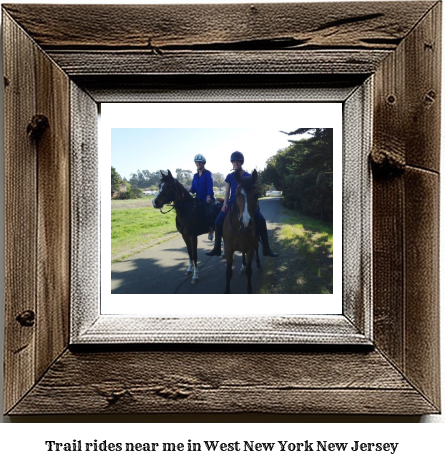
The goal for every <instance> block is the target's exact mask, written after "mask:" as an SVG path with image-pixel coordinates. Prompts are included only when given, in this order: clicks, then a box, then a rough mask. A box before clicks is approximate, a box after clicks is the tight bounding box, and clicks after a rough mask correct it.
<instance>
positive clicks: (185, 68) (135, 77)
mask: <svg viewBox="0 0 445 465" xmlns="http://www.w3.org/2000/svg"><path fill="white" fill-rule="evenodd" d="M2 15H3V18H2V27H3V30H2V34H3V63H4V95H5V97H4V100H5V106H4V108H5V114H4V121H5V141H4V153H5V217H6V218H5V224H6V227H5V242H6V269H5V312H6V313H5V327H6V333H5V387H4V412H5V414H8V415H28V414H62V413H63V414H93V413H94V414H103V413H108V414H109V413H114V414H117V413H119V414H122V413H127V414H130V413H138V414H140V413H247V414H248V413H288V414H289V413H292V414H396V415H419V414H426V413H438V412H439V411H440V385H439V384H440V383H439V273H438V268H439V204H438V202H439V159H440V144H439V143H440V89H441V82H440V71H441V3H440V2H436V1H433V2H427V1H419V2H412V1H410V2H408V1H402V2H387V3H383V2H369V3H368V2H360V4H359V5H358V4H355V3H352V2H345V3H337V2H334V3H323V4H312V3H292V4H262V3H258V4H252V5H250V4H224V5H223V4H221V5H202V4H200V5H193V4H190V5H29V4H28V5H27V4H10V5H3V8H2ZM35 18H39V20H38V21H36V20H35ZM302 18H304V20H303V19H302ZM394 25H397V27H395V26H394ZM112 105H117V107H115V108H117V113H118V114H121V115H124V114H125V116H124V118H123V120H124V122H118V121H116V120H114V121H113V120H111V119H110V118H109V117H108V116H107V115H108V114H109V113H107V112H109V111H110V108H111V106H112ZM141 105H145V106H144V107H143V108H144V110H143V111H142V116H141V114H140V113H139V112H138V110H136V109H140V108H142V107H141ZM329 105H331V106H332V108H335V109H334V110H333V113H334V114H335V115H336V117H335V118H334V120H332V121H330V120H328V119H326V115H327V114H328V113H329V111H328V110H327V108H328V107H329ZM124 106H128V108H129V112H128V113H124V112H123V110H122V109H123V108H124ZM329 108H331V107H329ZM271 114H272V115H274V114H275V115H280V116H279V117H278V116H276V117H273V116H272V117H271V116H270V115H271ZM312 114H313V115H315V116H312ZM202 115H204V117H202ZM237 118H238V119H237ZM256 118H258V119H256ZM228 120H229V121H228ZM246 121H248V122H249V124H247V123H246ZM286 122H287V123H286ZM285 123H286V126H285V127H284V126H281V124H285ZM274 124H279V126H278V128H279V127H280V126H281V128H282V130H283V132H287V133H289V134H291V133H292V132H293V131H295V130H296V129H301V128H303V129H306V130H307V131H309V130H310V129H309V128H313V129H314V130H315V129H317V128H318V129H320V128H322V127H323V128H330V129H332V131H333V160H334V162H333V169H332V173H331V174H332V176H333V178H332V179H333V181H332V184H333V186H334V187H333V205H334V208H333V214H332V216H333V218H332V220H333V237H334V239H335V240H334V246H333V250H334V252H333V253H332V256H333V265H332V266H333V277H332V283H331V287H329V288H328V291H329V292H318V293H316V292H315V293H310V292H308V293H305V292H304V291H301V290H300V291H299V290H298V288H297V287H296V286H297V283H295V287H293V288H291V290H293V291H294V292H289V291H287V292H286V293H280V292H277V293H273V292H265V293H259V292H255V293H252V294H249V293H247V290H246V292H245V293H244V290H242V291H240V292H236V293H234V294H230V295H224V296H219V293H221V294H222V293H223V289H224V283H225V278H226V276H225V270H224V269H223V268H221V267H220V268H219V269H221V277H220V284H221V291H220V292H217V293H215V292H209V293H208V294H209V295H207V296H206V298H208V299H211V300H212V305H211V307H212V310H211V311H208V310H206V308H204V307H203V308H202V309H200V310H199V311H197V310H196V306H194V305H193V302H194V301H196V298H197V296H194V294H195V293H206V292H202V291H200V292H197V291H194V290H193V289H198V288H197V287H195V288H193V287H192V286H201V287H200V289H205V286H206V281H205V280H206V278H207V280H208V282H210V278H211V272H210V271H209V272H206V271H205V270H206V268H205V269H204V270H203V272H202V273H201V275H200V277H199V283H194V284H192V283H191V278H187V281H185V279H186V278H184V272H185V268H186V265H187V263H183V258H178V261H179V260H180V261H181V265H179V266H182V265H184V269H182V268H180V269H179V267H176V266H175V267H172V269H171V270H169V269H168V267H165V266H164V267H163V268H162V269H163V270H164V268H167V269H166V270H165V274H164V276H165V277H164V278H163V280H171V281H174V280H179V279H180V278H179V275H181V279H182V280H183V281H184V289H185V287H186V286H187V289H188V291H186V292H184V293H182V292H175V293H171V292H167V291H166V292H163V291H162V290H161V287H159V292H153V291H145V292H144V291H141V292H139V293H138V292H135V291H131V292H130V291H127V292H125V291H123V292H116V289H117V288H118V287H119V286H121V288H122V289H124V285H125V286H127V285H128V279H127V281H125V282H124V280H121V281H120V282H119V283H118V284H116V286H117V287H115V288H112V286H113V279H111V280H110V275H111V276H113V268H111V269H110V263H111V261H112V260H111V255H110V250H111V246H110V241H109V238H110V236H111V234H110V231H111V230H110V228H111V226H110V223H111V220H110V217H111V211H110V210H111V205H110V196H109V193H110V181H109V179H110V178H108V176H109V172H110V171H109V170H110V166H113V164H112V163H113V159H112V158H111V154H112V150H113V145H112V140H114V138H115V137H117V136H118V133H119V130H122V129H123V128H131V129H132V130H133V131H136V129H139V130H148V129H151V130H152V131H154V130H155V129H156V130H157V131H158V132H159V130H161V129H163V130H166V129H170V130H173V129H174V130H179V129H182V130H187V131H188V133H187V134H191V133H192V132H194V131H195V132H196V130H197V129H198V128H199V129H200V131H201V132H200V134H199V136H196V137H198V138H199V139H201V140H203V139H204V132H205V131H204V130H205V129H207V130H210V129H212V130H216V129H218V130H220V131H222V130H223V129H227V128H231V129H233V130H234V129H238V130H239V129H242V128H244V129H246V128H251V129H252V128H255V129H256V130H260V131H263V133H264V137H265V140H266V139H267V138H268V137H269V136H268V135H267V134H268V133H267V131H268V128H271V127H275V126H274ZM275 132H277V131H275ZM135 134H136V133H135V132H133V136H134V137H135ZM173 136H174V135H173ZM283 136H284V134H283ZM119 137H121V136H120V135H119ZM150 137H151V138H152V139H154V138H155V133H154V132H151V133H150ZM289 137H290V136H289ZM223 138H227V137H226V136H224V137H223ZM184 140H185V138H184ZM216 143H217V142H216ZM127 144H128V143H127ZM128 147H129V145H128ZM129 150H130V148H129ZM147 150H148V149H147ZM233 150H234V151H235V150H239V148H237V147H234V148H233ZM153 153H155V152H153ZM197 153H198V152H197ZM215 153H216V149H215ZM195 155H196V154H195V153H191V154H188V155H186V154H185V155H184V156H191V157H192V158H193V156H195ZM244 155H245V156H246V160H247V155H248V153H245V154H244ZM272 155H274V154H273V153H272ZM122 156H125V153H123V155H122ZM153 156H156V155H152V157H153ZM226 156H227V159H229V156H230V153H227V154H226ZM128 157H129V155H128ZM159 158H160V159H162V163H164V162H167V161H168V159H167V158H166V157H165V158H164V157H163V156H159ZM259 160H260V157H259V155H258V157H257V158H256V159H255V157H254V156H253V155H252V157H251V161H250V164H249V166H248V168H249V171H252V170H253V169H254V168H255V165H254V164H255V163H260V161H259ZM172 163H173V162H172ZM215 163H216V162H215ZM150 166H151V165H150ZM246 166H247V164H246ZM147 167H148V165H147V166H134V167H132V168H131V169H132V170H137V169H145V168H147ZM177 168H182V167H178V166H174V167H172V168H170V167H169V166H164V165H163V164H162V166H159V168H155V169H164V170H167V169H169V170H172V171H173V174H175V171H174V170H175V169H177ZM209 168H210V166H209ZM228 168H229V169H230V168H231V167H230V164H229V167H228ZM229 169H227V172H229ZM259 169H260V170H262V169H263V166H259ZM121 174H124V173H121ZM225 174H227V173H225ZM177 175H178V179H177V180H178V181H179V176H180V173H179V172H177ZM122 181H123V180H122ZM288 182H291V181H288ZM159 189H161V187H159ZM286 195H287V194H286V191H284V199H285V201H286ZM287 200H289V195H287ZM111 202H113V201H111ZM260 202H261V200H260ZM299 205H300V204H298V201H297V200H294V203H293V204H292V205H290V207H291V208H297V209H298V207H299ZM288 207H289V205H288ZM277 244H279V241H277ZM181 247H183V249H184V250H185V244H182V246H181ZM178 248H179V246H178ZM283 250H284V249H283ZM203 252H204V251H203V250H202V251H198V253H199V254H200V256H203V255H204V253H203ZM179 253H180V252H178V254H179ZM181 253H182V252H181ZM286 253H289V252H286ZM184 256H185V257H186V255H184ZM178 257H182V256H179V255H178ZM331 258H332V257H331ZM211 259H212V260H217V259H218V260H220V261H219V263H224V262H223V261H221V259H219V258H217V257H211ZM141 260H142V258H141ZM198 260H199V259H198ZM267 260H269V262H270V266H271V267H273V266H274V265H273V260H275V258H268V259H267ZM152 261H153V260H152ZM239 262H240V259H238V263H239ZM269 262H268V263H269ZM238 263H237V262H236V261H235V264H236V266H238ZM276 263H280V264H283V261H282V258H280V259H279V261H277V262H276ZM133 266H134V263H133ZM157 266H158V267H159V268H156V269H155V270H158V271H154V273H155V274H156V273H159V272H160V271H159V270H160V269H161V265H157ZM190 266H192V264H191V263H190ZM286 266H287V265H286ZM289 266H290V265H289ZM152 268H153V265H152ZM277 268H278V267H277ZM283 269H284V267H283ZM283 269H282V270H281V273H283ZM198 270H199V264H198ZM236 271H237V270H236ZM163 272H164V271H163ZM215 272H218V271H215ZM278 272H279V270H277V273H278ZM115 273H117V272H115ZM121 273H122V275H124V274H125V273H124V272H122V271H121ZM144 273H145V270H144ZM318 273H319V274H322V273H323V272H322V271H320V268H318ZM316 274H317V273H316ZM133 276H136V274H135V273H133ZM282 276H283V274H281V275H280V278H279V279H282ZM132 279H136V278H130V279H129V280H130V281H131V280H132ZM189 280H190V281H189ZM232 281H237V282H242V283H243V284H242V286H243V287H244V286H245V285H246V282H247V281H246V280H245V277H244V276H242V277H239V276H238V273H237V272H236V273H235V272H234V275H233V278H232ZM141 283H142V285H144V284H143V281H141ZM113 289H114V290H115V291H114V292H113ZM128 289H130V288H128ZM136 294H137V295H136ZM185 294H192V295H185ZM203 297H205V296H203Z"/></svg>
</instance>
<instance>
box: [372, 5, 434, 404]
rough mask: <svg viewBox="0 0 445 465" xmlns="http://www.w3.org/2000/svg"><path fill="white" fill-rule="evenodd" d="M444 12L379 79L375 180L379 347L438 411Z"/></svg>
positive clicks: (423, 26) (423, 25)
mask: <svg viewBox="0 0 445 465" xmlns="http://www.w3.org/2000/svg"><path fill="white" fill-rule="evenodd" d="M440 8H441V5H440V4H438V5H436V6H435V7H434V8H433V9H432V11H431V12H430V14H429V15H428V16H427V17H426V18H424V19H423V20H422V21H421V22H420V23H419V24H418V26H417V28H416V29H415V31H413V33H412V34H411V35H410V36H409V37H408V38H407V39H406V40H405V41H404V42H403V43H402V44H401V45H400V46H399V48H398V49H397V50H396V51H395V52H394V53H393V54H392V55H391V56H389V57H388V58H387V59H386V60H385V61H384V62H383V63H382V65H381V67H380V68H379V70H378V72H377V73H376V88H375V112H374V146H373V157H375V156H376V154H378V156H381V157H386V158H387V159H388V160H389V163H390V165H391V166H392V167H393V169H392V170H388V171H387V172H378V170H377V171H376V175H377V178H376V179H375V180H374V225H373V231H374V299H375V310H374V321H375V325H374V327H375V342H376V344H377V345H378V347H379V348H380V349H381V350H382V351H383V352H384V353H386V354H387V355H388V357H389V358H390V360H392V361H393V363H395V365H396V366H398V367H399V368H400V369H401V370H402V371H403V372H404V373H406V375H407V378H408V379H409V380H410V382H412V383H413V385H415V386H417V387H418V388H419V389H420V390H421V392H423V394H424V395H425V396H427V397H428V398H429V399H430V400H431V401H432V402H435V403H436V405H440V401H439V393H438V391H437V389H439V383H438V373H439V359H438V352H437V351H438V346H437V345H435V344H430V342H429V341H431V340H435V338H437V337H438V333H437V331H438V318H439V304H438V288H439V272H438V247H439V235H438V229H437V228H438V226H439V218H438V214H439V203H438V196H439V184H438V178H437V172H438V170H439V159H440V156H439V155H440V148H439V147H440V128H439V125H438V121H439V113H438V112H439V111H440V98H439V91H437V93H436V91H435V90H434V89H436V88H438V87H437V86H439V87H440V77H439V76H438V74H437V73H438V70H440V65H439V60H440V58H439V56H438V54H440V45H439V44H440V33H438V32H437V28H438V27H440ZM426 88H428V89H433V90H432V94H431V99H428V98H425V96H426V95H427V94H428V92H429V91H426V90H425V89H426ZM413 165H414V166H413ZM419 166H420V167H423V168H424V169H420V170H418V169H416V168H415V167H419ZM394 168H395V170H394Z"/></svg>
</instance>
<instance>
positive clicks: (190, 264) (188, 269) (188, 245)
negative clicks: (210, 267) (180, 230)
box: [182, 236, 193, 276]
mask: <svg viewBox="0 0 445 465" xmlns="http://www.w3.org/2000/svg"><path fill="white" fill-rule="evenodd" d="M182 238H183V239H184V242H185V245H186V246H187V253H188V255H189V266H188V268H187V270H186V272H185V275H186V276H189V275H191V274H192V269H193V261H192V250H191V247H192V244H191V242H190V239H186V238H185V237H184V236H182Z"/></svg>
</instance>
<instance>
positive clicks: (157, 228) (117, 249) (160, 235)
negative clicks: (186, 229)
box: [111, 199, 178, 263]
mask: <svg viewBox="0 0 445 465" xmlns="http://www.w3.org/2000/svg"><path fill="white" fill-rule="evenodd" d="M140 200H145V201H146V199H140ZM115 202H120V203H121V204H124V205H126V206H127V208H126V209H124V208H119V209H112V211H111V263H115V262H118V261H120V260H124V259H126V258H128V257H130V256H132V255H134V254H136V253H138V252H141V251H143V250H145V249H147V248H148V247H152V246H154V245H156V244H160V243H161V242H164V241H167V240H169V239H171V238H172V237H173V235H176V234H178V232H177V230H176V224H175V218H176V215H175V214H174V212H171V213H167V214H165V215H163V214H161V213H160V212H159V210H155V209H154V208H152V207H151V208H146V207H145V208H140V207H139V208H138V207H137V205H138V203H136V204H135V203H134V201H132V200H120V201H118V200H116V201H115ZM126 202H128V203H127V204H126ZM112 204H113V202H112ZM135 205H136V207H135Z"/></svg>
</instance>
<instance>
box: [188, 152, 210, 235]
mask: <svg viewBox="0 0 445 465" xmlns="http://www.w3.org/2000/svg"><path fill="white" fill-rule="evenodd" d="M194 162H195V165H196V169H197V172H196V174H195V175H194V176H193V181H192V187H191V188H190V191H189V192H191V193H192V194H196V199H199V201H201V203H202V204H203V205H204V213H205V218H206V223H207V225H208V227H209V235H208V239H209V240H210V241H212V240H213V216H212V206H213V204H214V203H215V197H214V195H213V178H212V173H211V172H210V171H209V170H206V169H205V164H206V159H205V157H204V156H203V155H201V154H200V153H198V155H196V156H195V158H194Z"/></svg>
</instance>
